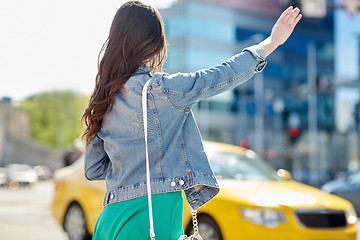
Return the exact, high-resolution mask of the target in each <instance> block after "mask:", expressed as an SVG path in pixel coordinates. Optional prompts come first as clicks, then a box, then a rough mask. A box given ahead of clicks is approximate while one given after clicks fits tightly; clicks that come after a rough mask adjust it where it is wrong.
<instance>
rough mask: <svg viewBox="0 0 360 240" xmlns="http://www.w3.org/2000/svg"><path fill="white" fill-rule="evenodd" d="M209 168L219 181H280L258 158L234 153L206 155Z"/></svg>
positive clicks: (271, 169)
mask: <svg viewBox="0 0 360 240" xmlns="http://www.w3.org/2000/svg"><path fill="white" fill-rule="evenodd" d="M208 157H209V160H210V163H211V167H212V169H213V171H214V173H215V175H216V176H217V177H218V178H219V179H237V180H259V181H282V180H283V179H282V178H280V177H279V176H278V175H277V174H276V171H275V170H274V169H273V168H272V167H270V166H269V165H268V164H267V163H266V162H264V161H263V160H261V159H259V158H250V157H247V156H245V155H240V154H234V153H222V152H212V153H208Z"/></svg>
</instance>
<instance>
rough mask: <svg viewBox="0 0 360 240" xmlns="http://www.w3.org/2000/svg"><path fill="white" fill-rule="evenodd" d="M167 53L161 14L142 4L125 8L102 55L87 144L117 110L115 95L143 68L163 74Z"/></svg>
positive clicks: (84, 118) (87, 112)
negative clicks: (103, 121)
mask: <svg viewBox="0 0 360 240" xmlns="http://www.w3.org/2000/svg"><path fill="white" fill-rule="evenodd" d="M166 52H167V49H166V40H165V33H164V23H163V21H162V18H161V16H160V14H159V12H158V11H157V10H156V9H155V8H152V7H151V6H148V5H145V4H143V3H141V2H139V1H129V2H127V3H125V4H123V5H122V6H121V7H120V8H119V9H118V11H117V12H116V15H115V17H114V20H113V22H112V24H111V28H110V33H109V37H108V39H107V40H106V42H105V44H104V45H103V47H102V48H101V51H100V53H99V58H98V73H97V75H96V85H95V88H94V91H93V93H92V95H91V98H90V102H89V106H88V108H87V109H86V110H85V113H84V114H83V116H82V117H81V122H82V125H83V126H84V125H85V130H84V132H83V134H82V136H86V144H89V143H91V141H92V140H94V138H95V137H96V134H97V133H98V132H99V131H100V129H101V123H102V119H103V117H104V116H105V115H106V114H107V113H109V112H110V111H111V109H112V107H113V102H114V95H115V94H116V93H120V92H121V89H122V87H123V85H124V84H125V83H126V81H127V80H128V79H129V78H130V77H131V76H133V75H134V74H135V71H136V70H137V69H138V68H139V67H140V66H141V65H142V64H145V65H146V66H148V67H149V68H150V71H149V72H147V73H150V72H158V71H161V70H162V63H163V61H164V59H165V57H166ZM101 55H103V56H102V58H101ZM100 58H101V61H100Z"/></svg>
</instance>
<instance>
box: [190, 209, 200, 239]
mask: <svg viewBox="0 0 360 240" xmlns="http://www.w3.org/2000/svg"><path fill="white" fill-rule="evenodd" d="M190 213H191V216H192V222H193V229H194V234H193V235H191V236H190V237H189V238H188V239H189V240H203V239H202V237H201V236H200V233H199V223H198V220H197V211H196V210H193V209H191V211H190Z"/></svg>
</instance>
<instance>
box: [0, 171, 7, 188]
mask: <svg viewBox="0 0 360 240" xmlns="http://www.w3.org/2000/svg"><path fill="white" fill-rule="evenodd" d="M6 183H7V174H6V169H5V168H0V186H2V185H5V184H6Z"/></svg>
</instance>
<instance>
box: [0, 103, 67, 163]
mask: <svg viewBox="0 0 360 240" xmlns="http://www.w3.org/2000/svg"><path fill="white" fill-rule="evenodd" d="M11 163H21V164H28V165H30V166H32V167H34V166H37V165H45V166H47V167H49V168H50V169H52V170H55V169H58V168H60V167H62V162H61V161H60V153H59V152H57V151H54V150H52V149H50V148H47V147H44V146H40V145H39V144H36V143H35V142H34V141H33V140H32V137H31V126H30V118H29V116H28V115H27V113H26V112H25V111H24V110H22V109H20V108H18V107H15V106H14V105H13V104H12V101H11V99H9V98H3V99H2V100H0V167H5V166H6V165H8V164H11Z"/></svg>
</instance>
